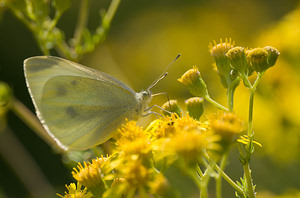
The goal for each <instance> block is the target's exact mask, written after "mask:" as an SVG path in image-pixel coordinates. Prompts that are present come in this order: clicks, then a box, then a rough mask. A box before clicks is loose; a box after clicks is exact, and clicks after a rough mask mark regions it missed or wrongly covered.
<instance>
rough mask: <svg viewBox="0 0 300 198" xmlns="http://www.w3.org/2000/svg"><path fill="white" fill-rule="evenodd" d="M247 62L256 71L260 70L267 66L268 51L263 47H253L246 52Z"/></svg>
mask: <svg viewBox="0 0 300 198" xmlns="http://www.w3.org/2000/svg"><path fill="white" fill-rule="evenodd" d="M247 59H248V63H249V64H250V66H251V67H252V69H253V70H254V71H256V72H262V71H265V70H266V69H268V68H269V64H268V51H267V50H266V49H264V48H254V49H252V50H249V51H248V53H247Z"/></svg>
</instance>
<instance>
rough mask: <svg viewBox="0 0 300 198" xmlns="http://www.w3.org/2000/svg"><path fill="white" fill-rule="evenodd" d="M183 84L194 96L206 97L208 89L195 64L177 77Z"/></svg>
mask: <svg viewBox="0 0 300 198" xmlns="http://www.w3.org/2000/svg"><path fill="white" fill-rule="evenodd" d="M178 81H179V82H181V83H182V84H183V85H184V86H186V87H187V88H188V90H189V91H190V93H191V94H192V95H194V96H202V97H207V96H208V91H207V87H206V84H205V82H204V81H203V79H202V77H201V75H200V72H199V70H198V68H197V67H196V66H194V67H193V69H190V70H188V71H187V72H185V73H184V74H183V75H182V76H181V77H180V78H179V79H178Z"/></svg>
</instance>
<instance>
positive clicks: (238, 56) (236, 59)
mask: <svg viewBox="0 0 300 198" xmlns="http://www.w3.org/2000/svg"><path fill="white" fill-rule="evenodd" d="M226 56H227V57H228V59H229V61H230V64H231V67H232V68H233V69H235V70H236V71H238V72H239V73H240V74H243V75H244V74H246V71H247V67H248V63H247V57H246V54H245V48H243V47H234V48H231V49H230V50H229V51H228V52H227V53H226Z"/></svg>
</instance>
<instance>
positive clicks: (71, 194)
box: [56, 183, 93, 198]
mask: <svg viewBox="0 0 300 198" xmlns="http://www.w3.org/2000/svg"><path fill="white" fill-rule="evenodd" d="M66 188H67V190H68V192H65V195H64V196H62V195H60V194H56V195H57V196H59V197H62V198H92V197H93V195H92V194H91V193H89V192H88V191H87V188H84V189H83V190H82V189H81V184H80V183H77V187H76V184H74V183H71V184H70V185H69V186H68V185H66Z"/></svg>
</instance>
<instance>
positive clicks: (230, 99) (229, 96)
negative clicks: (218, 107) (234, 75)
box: [227, 86, 234, 112]
mask: <svg viewBox="0 0 300 198" xmlns="http://www.w3.org/2000/svg"><path fill="white" fill-rule="evenodd" d="M233 94H234V89H232V87H231V86H230V87H228V90H227V106H228V108H229V111H230V112H232V110H233Z"/></svg>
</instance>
